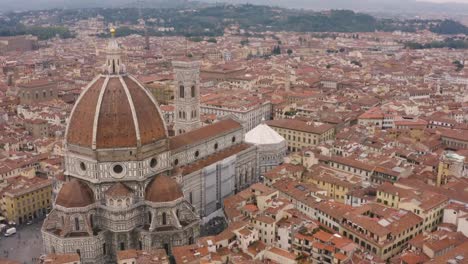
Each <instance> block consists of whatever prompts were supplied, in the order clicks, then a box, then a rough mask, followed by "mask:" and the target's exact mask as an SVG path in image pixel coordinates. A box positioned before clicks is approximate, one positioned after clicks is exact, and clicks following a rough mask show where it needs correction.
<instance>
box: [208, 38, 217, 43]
mask: <svg viewBox="0 0 468 264" xmlns="http://www.w3.org/2000/svg"><path fill="white" fill-rule="evenodd" d="M207 42H211V43H218V41H217V40H216V39H215V38H209V39H208V40H207Z"/></svg>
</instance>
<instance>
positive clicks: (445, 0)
mask: <svg viewBox="0 0 468 264" xmlns="http://www.w3.org/2000/svg"><path fill="white" fill-rule="evenodd" d="M419 1H425V2H434V3H450V2H451V3H455V2H456V3H465V4H468V0H419Z"/></svg>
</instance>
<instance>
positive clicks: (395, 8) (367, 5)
mask: <svg viewBox="0 0 468 264" xmlns="http://www.w3.org/2000/svg"><path fill="white" fill-rule="evenodd" d="M138 2H139V3H141V5H142V6H145V7H152V8H158V7H160V8H170V7H180V6H184V5H188V6H190V5H197V4H199V2H205V3H212V4H213V3H222V2H224V3H229V4H246V3H250V4H258V5H269V6H279V7H286V8H298V9H301V8H303V9H312V10H326V9H348V10H354V11H360V12H385V13H389V12H390V13H395V14H400V13H438V14H447V15H454V14H467V13H468V4H460V3H443V4H440V3H432V2H422V1H416V0H33V1H31V0H0V4H1V8H0V12H2V11H12V10H19V11H24V10H37V9H51V8H91V7H136V6H138Z"/></svg>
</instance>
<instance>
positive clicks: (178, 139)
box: [169, 119, 242, 150]
mask: <svg viewBox="0 0 468 264" xmlns="http://www.w3.org/2000/svg"><path fill="white" fill-rule="evenodd" d="M240 129H242V125H241V124H240V123H239V122H237V121H235V120H233V119H226V120H222V121H219V122H216V123H214V124H211V125H207V126H203V127H201V128H199V129H196V130H192V131H190V132H188V133H185V134H181V135H178V136H175V137H172V138H170V139H169V148H170V149H171V150H176V149H179V148H182V147H185V146H188V145H192V144H196V143H198V142H202V141H204V140H205V139H208V138H214V137H216V136H219V135H222V134H226V133H229V132H233V131H236V130H240ZM238 140H239V141H240V140H242V139H240V138H239V139H238Z"/></svg>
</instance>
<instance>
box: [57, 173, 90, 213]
mask: <svg viewBox="0 0 468 264" xmlns="http://www.w3.org/2000/svg"><path fill="white" fill-rule="evenodd" d="M55 203H56V204H57V205H60V206H63V207H66V208H74V207H85V206H88V205H90V204H93V203H94V192H93V190H91V188H90V187H89V186H88V185H87V184H86V183H83V182H80V181H78V180H77V179H73V180H71V181H69V182H66V183H64V184H63V185H62V188H61V189H60V191H59V193H58V195H57V200H55Z"/></svg>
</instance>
